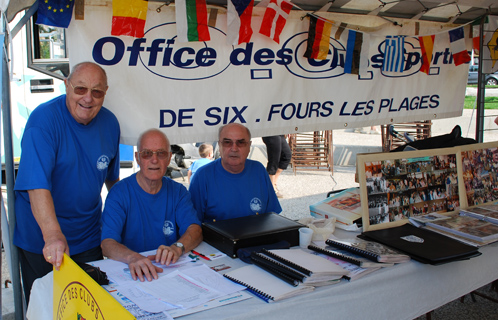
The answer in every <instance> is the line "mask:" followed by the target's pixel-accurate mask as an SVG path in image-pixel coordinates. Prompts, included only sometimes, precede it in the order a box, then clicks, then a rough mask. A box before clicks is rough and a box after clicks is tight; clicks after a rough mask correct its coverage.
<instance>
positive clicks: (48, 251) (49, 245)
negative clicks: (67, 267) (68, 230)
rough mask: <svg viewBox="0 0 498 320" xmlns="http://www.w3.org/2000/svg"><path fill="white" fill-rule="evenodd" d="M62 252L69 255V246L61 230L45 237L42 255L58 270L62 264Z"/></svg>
mask: <svg viewBox="0 0 498 320" xmlns="http://www.w3.org/2000/svg"><path fill="white" fill-rule="evenodd" d="M64 253H66V254H67V255H68V256H69V247H68V245H67V241H66V237H64V235H63V234H62V232H54V233H53V234H51V235H50V236H49V237H47V238H46V239H45V246H44V247H43V256H44V257H45V260H46V261H47V262H48V263H50V264H52V265H54V267H55V269H56V270H59V268H60V266H61V264H62V259H63V258H64Z"/></svg>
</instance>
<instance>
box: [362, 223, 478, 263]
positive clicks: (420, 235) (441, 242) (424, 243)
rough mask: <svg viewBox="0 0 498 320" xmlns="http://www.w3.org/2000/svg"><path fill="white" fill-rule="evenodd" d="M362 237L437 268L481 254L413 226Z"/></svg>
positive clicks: (380, 231) (364, 233) (365, 233)
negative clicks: (438, 265) (440, 265)
mask: <svg viewBox="0 0 498 320" xmlns="http://www.w3.org/2000/svg"><path fill="white" fill-rule="evenodd" d="M361 237H362V238H365V239H367V240H373V241H377V242H380V243H382V244H385V245H386V246H390V247H391V248H394V249H397V250H399V251H402V252H404V253H406V254H407V255H409V256H410V257H412V258H413V259H414V260H417V261H420V262H422V263H429V264H433V265H437V264H443V263H447V262H451V261H456V260H464V259H469V258H472V257H476V256H479V255H480V254H481V253H480V252H479V251H478V249H477V248H476V247H473V246H470V245H467V244H465V243H463V242H460V241H458V240H455V239H451V238H449V237H446V236H444V235H442V234H439V233H436V232H432V231H429V230H426V229H421V228H417V227H414V226H412V225H411V224H405V225H402V226H399V227H394V228H388V229H382V230H374V231H365V232H363V233H362V234H361Z"/></svg>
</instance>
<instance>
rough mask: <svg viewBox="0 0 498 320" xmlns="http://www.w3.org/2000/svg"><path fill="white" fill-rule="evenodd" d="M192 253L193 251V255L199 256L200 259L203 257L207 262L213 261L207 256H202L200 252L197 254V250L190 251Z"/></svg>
mask: <svg viewBox="0 0 498 320" xmlns="http://www.w3.org/2000/svg"><path fill="white" fill-rule="evenodd" d="M190 251H192V253H193V254H196V255H198V256H199V257H201V258H202V259H205V260H207V261H211V259H209V258H208V257H206V256H205V255H203V254H202V253H200V252H197V251H195V250H190Z"/></svg>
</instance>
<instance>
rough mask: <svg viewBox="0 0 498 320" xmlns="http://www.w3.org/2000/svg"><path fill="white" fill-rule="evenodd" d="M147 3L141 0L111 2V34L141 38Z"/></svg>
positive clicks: (114, 0)
mask: <svg viewBox="0 0 498 320" xmlns="http://www.w3.org/2000/svg"><path fill="white" fill-rule="evenodd" d="M148 3H149V2H148V1H143V0H113V1H112V29H111V34H112V35H113V36H131V37H135V38H143V36H144V28H145V20H146V18H147V5H148Z"/></svg>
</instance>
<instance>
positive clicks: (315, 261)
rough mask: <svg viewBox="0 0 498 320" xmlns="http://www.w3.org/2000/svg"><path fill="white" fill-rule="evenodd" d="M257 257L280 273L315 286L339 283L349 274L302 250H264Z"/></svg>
mask: <svg viewBox="0 0 498 320" xmlns="http://www.w3.org/2000/svg"><path fill="white" fill-rule="evenodd" d="M256 255H257V256H259V257H260V258H261V259H264V260H266V261H267V262H268V264H275V265H276V266H278V267H279V268H280V269H279V271H280V272H282V273H285V274H286V275H288V276H290V277H294V278H295V279H296V280H298V281H299V282H302V283H304V284H309V285H313V286H323V285H330V284H335V283H338V282H339V281H340V279H341V278H342V277H343V276H344V275H347V274H348V271H347V270H345V269H344V268H342V267H340V266H338V265H337V264H335V263H332V262H330V261H328V260H327V259H324V258H322V257H318V256H316V255H314V254H312V253H309V252H306V251H304V250H302V249H273V250H264V249H263V250H262V252H260V253H257V254H256ZM284 269H287V271H286V270H284Z"/></svg>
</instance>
